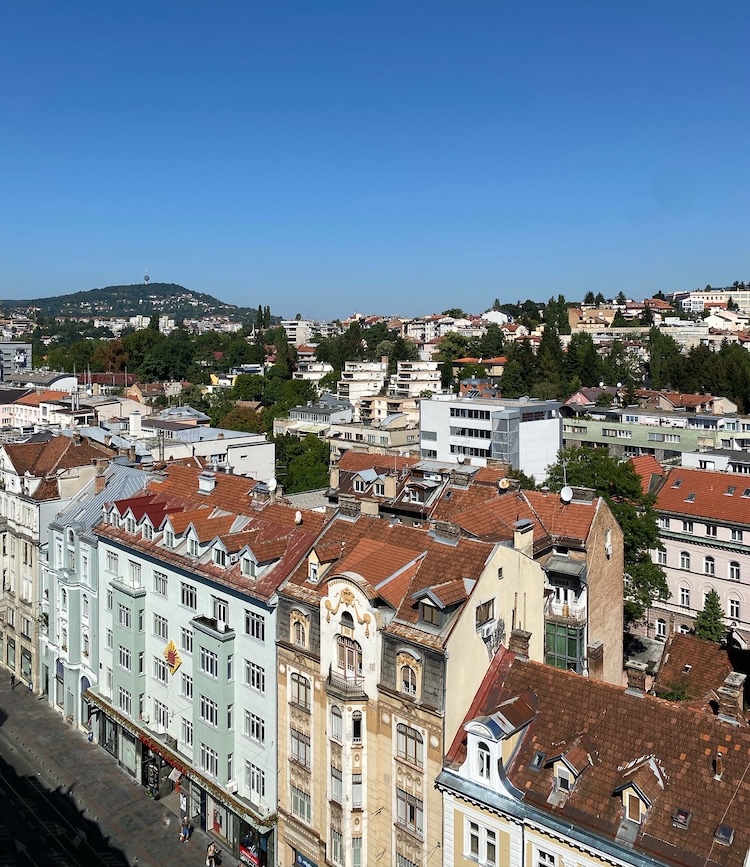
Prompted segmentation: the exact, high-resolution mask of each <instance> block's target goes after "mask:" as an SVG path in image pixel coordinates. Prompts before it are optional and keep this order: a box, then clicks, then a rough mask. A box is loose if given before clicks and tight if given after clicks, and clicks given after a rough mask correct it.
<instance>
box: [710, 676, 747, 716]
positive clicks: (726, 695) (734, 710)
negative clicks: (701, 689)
mask: <svg viewBox="0 0 750 867" xmlns="http://www.w3.org/2000/svg"><path fill="white" fill-rule="evenodd" d="M746 677H747V675H745V674H741V673H740V672H739V671H733V672H731V674H728V675H727V676H726V678H725V679H724V684H723V686H720V687H719V688H718V689H717V690H716V694H717V695H718V696H719V719H720V720H723V721H724V722H730V723H734V724H735V725H738V724H739V722H740V720H742V719H744V714H743V710H744V706H743V697H744V696H743V693H744V687H745V678H746Z"/></svg>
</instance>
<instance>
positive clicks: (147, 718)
mask: <svg viewBox="0 0 750 867" xmlns="http://www.w3.org/2000/svg"><path fill="white" fill-rule="evenodd" d="M141 722H144V723H146V725H148V724H149V723H150V722H151V717H150V716H149V715H148V714H147V713H142V714H141Z"/></svg>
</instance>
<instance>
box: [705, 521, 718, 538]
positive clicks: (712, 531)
mask: <svg viewBox="0 0 750 867" xmlns="http://www.w3.org/2000/svg"><path fill="white" fill-rule="evenodd" d="M716 534H717V527H716V524H706V535H707V536H711V537H712V538H714V539H715V538H716Z"/></svg>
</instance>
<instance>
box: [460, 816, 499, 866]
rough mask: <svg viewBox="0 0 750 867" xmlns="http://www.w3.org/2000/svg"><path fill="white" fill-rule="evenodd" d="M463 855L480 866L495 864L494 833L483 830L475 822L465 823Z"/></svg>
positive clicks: (495, 847) (495, 837) (495, 839)
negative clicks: (477, 862)
mask: <svg viewBox="0 0 750 867" xmlns="http://www.w3.org/2000/svg"><path fill="white" fill-rule="evenodd" d="M464 845H465V850H466V852H465V854H466V857H467V858H469V859H470V860H472V861H479V863H480V864H489V865H496V864H497V835H496V833H495V831H492V830H491V829H489V828H484V827H482V826H481V825H479V824H478V823H477V822H470V821H467V823H466V839H465V844H464Z"/></svg>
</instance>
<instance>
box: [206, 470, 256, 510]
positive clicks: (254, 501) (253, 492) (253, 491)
mask: <svg viewBox="0 0 750 867" xmlns="http://www.w3.org/2000/svg"><path fill="white" fill-rule="evenodd" d="M201 475H203V474H202V473H201ZM251 493H252V498H253V503H255V504H256V505H262V504H263V503H268V502H269V501H270V499H271V490H270V488H269V487H268V485H267V484H266V483H265V482H258V483H257V484H256V485H255V487H254V488H253V490H252V492H251Z"/></svg>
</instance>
